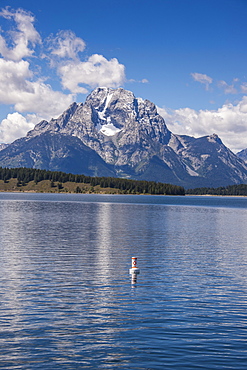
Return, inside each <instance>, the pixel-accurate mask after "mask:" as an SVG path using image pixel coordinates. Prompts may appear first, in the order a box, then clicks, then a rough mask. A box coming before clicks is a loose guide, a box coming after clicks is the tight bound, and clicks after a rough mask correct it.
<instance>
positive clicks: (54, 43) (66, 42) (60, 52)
mask: <svg viewBox="0 0 247 370" xmlns="http://www.w3.org/2000/svg"><path fill="white" fill-rule="evenodd" d="M47 42H48V45H49V50H50V52H51V54H52V55H54V56H57V57H59V58H69V59H74V60H77V59H78V53H79V52H82V51H83V50H84V49H85V47H86V44H85V42H84V41H83V40H82V39H81V38H80V37H76V35H75V34H74V32H72V31H60V32H58V33H57V35H56V36H55V37H53V36H50V37H49V38H48V40H47Z"/></svg>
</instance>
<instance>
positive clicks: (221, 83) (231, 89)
mask: <svg viewBox="0 0 247 370" xmlns="http://www.w3.org/2000/svg"><path fill="white" fill-rule="evenodd" d="M234 82H238V79H234ZM218 87H220V88H222V89H223V90H224V93H225V94H237V89H236V88H235V87H234V85H233V84H232V85H228V84H227V83H226V82H225V81H218Z"/></svg>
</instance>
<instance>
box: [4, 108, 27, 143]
mask: <svg viewBox="0 0 247 370" xmlns="http://www.w3.org/2000/svg"><path fill="white" fill-rule="evenodd" d="M33 128H34V123H32V122H28V120H27V119H26V118H25V117H24V116H22V115H21V114H20V113H18V112H15V113H12V114H8V115H7V118H5V119H4V120H2V122H1V124H0V140H1V141H2V142H4V143H11V142H12V141H14V140H15V139H18V138H19V137H21V136H25V135H26V133H27V131H30V130H32V129H33Z"/></svg>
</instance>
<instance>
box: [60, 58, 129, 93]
mask: <svg viewBox="0 0 247 370" xmlns="http://www.w3.org/2000/svg"><path fill="white" fill-rule="evenodd" d="M58 73H59V75H60V77H61V81H62V85H63V87H64V88H66V89H68V90H70V91H71V92H72V93H82V94H85V93H87V92H88V90H87V87H83V86H81V84H82V85H87V86H89V87H91V88H95V87H97V86H105V87H118V86H120V85H121V84H123V83H124V81H125V67H124V65H123V64H120V63H119V62H118V60H117V59H116V58H112V59H110V60H107V59H106V58H105V57H103V55H99V54H93V55H91V56H90V57H89V58H88V59H87V60H86V61H85V62H79V63H78V62H69V63H66V64H63V65H61V66H60V67H59V69H58Z"/></svg>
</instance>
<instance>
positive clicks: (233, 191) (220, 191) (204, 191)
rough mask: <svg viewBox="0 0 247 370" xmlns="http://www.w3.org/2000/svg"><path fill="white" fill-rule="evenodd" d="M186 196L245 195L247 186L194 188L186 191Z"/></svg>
mask: <svg viewBox="0 0 247 370" xmlns="http://www.w3.org/2000/svg"><path fill="white" fill-rule="evenodd" d="M186 194H193V195H247V185H246V184H240V185H229V186H225V187H224V186H220V187H219V188H196V189H188V190H186Z"/></svg>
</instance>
